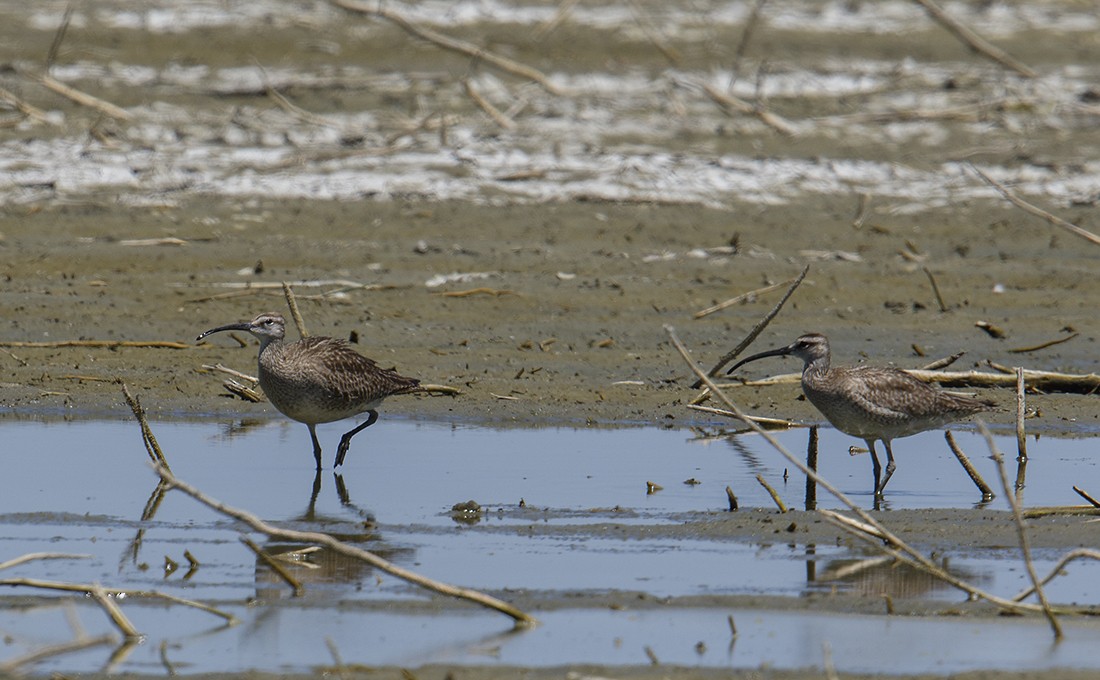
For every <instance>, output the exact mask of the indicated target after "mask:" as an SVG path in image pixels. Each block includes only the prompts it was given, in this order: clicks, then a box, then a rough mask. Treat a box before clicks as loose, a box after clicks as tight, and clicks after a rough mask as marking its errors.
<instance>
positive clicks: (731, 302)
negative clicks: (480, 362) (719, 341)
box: [691, 279, 795, 319]
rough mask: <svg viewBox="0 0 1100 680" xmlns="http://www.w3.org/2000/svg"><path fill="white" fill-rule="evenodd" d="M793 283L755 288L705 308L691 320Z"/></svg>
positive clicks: (790, 281) (792, 281) (791, 280)
mask: <svg viewBox="0 0 1100 680" xmlns="http://www.w3.org/2000/svg"><path fill="white" fill-rule="evenodd" d="M794 281H795V280H794V279H789V280H787V281H784V282H782V283H773V284H772V285H770V286H764V287H763V288H757V289H756V290H750V291H749V292H747V293H741V294H740V295H737V296H734V297H731V298H730V299H728V300H725V301H723V302H719V303H718V304H716V305H712V306H710V307H707V308H706V309H701V310H699V311H698V312H695V314H692V317H691V318H693V319H702V318H703V317H704V316H707V315H708V314H713V313H715V312H719V311H722V310H723V309H725V308H726V307H732V306H733V305H737V304H740V303H742V302H744V301H746V300H751V299H753V298H755V297H756V296H758V295H763V294H764V293H770V292H772V291H773V290H778V289H779V288H782V287H783V286H789V285H791V284H792V283H794Z"/></svg>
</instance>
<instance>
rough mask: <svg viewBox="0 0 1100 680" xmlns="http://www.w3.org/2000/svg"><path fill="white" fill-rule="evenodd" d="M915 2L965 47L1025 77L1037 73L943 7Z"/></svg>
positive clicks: (926, 0)
mask: <svg viewBox="0 0 1100 680" xmlns="http://www.w3.org/2000/svg"><path fill="white" fill-rule="evenodd" d="M916 3H917V4H918V5H920V6H921V7H923V8H924V11H926V12H928V16H930V17H932V19H933V20H934V21H936V23H938V24H939V25H941V26H943V27H944V28H946V29H947V31H948V32H949V33H951V35H953V36H955V37H956V38H958V39H959V40H961V41H962V42H963V43H965V44H966V46H967V47H969V48H970V49H972V50H974V51H975V52H977V53H978V54H981V55H982V56H985V57H987V58H989V59H992V60H993V61H995V62H997V63H998V64H1000V65H1001V66H1004V67H1005V68H1008V69H1011V70H1013V71H1015V72H1016V73H1019V74H1020V75H1022V76H1024V77H1026V78H1034V77H1035V76H1036V75H1038V74H1036V73H1035V71H1033V70H1032V69H1031V68H1030V67H1028V66H1027V65H1026V64H1024V63H1023V62H1021V61H1018V60H1016V59H1015V58H1013V57H1012V55H1010V54H1009V53H1008V52H1005V51H1004V50H1002V49H1001V48H999V47H996V46H994V45H993V44H991V43H989V42H988V41H987V40H986V39H985V38H983V37H981V36H980V35H978V34H977V33H975V32H974V31H972V30H971V29H970V28H968V27H967V26H966V25H965V24H963V23H961V22H960V21H958V20H956V19H954V18H952V17H951V15H949V14H948V13H947V12H945V11H943V9H941V8H940V6H939V5H937V4H936V3H934V2H932V0H916Z"/></svg>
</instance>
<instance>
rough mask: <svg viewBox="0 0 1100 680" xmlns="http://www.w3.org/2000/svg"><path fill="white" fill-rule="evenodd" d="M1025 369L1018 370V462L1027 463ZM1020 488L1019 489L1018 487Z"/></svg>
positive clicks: (1018, 368)
mask: <svg viewBox="0 0 1100 680" xmlns="http://www.w3.org/2000/svg"><path fill="white" fill-rule="evenodd" d="M1024 392H1025V390H1024V369H1023V368H1020V367H1017V368H1016V449H1017V451H1018V455H1017V457H1016V460H1017V461H1019V462H1020V463H1026V462H1027V435H1026V434H1025V433H1024V415H1025V414H1026V412H1027V408H1026V404H1025V402H1024ZM1017 488H1019V487H1017Z"/></svg>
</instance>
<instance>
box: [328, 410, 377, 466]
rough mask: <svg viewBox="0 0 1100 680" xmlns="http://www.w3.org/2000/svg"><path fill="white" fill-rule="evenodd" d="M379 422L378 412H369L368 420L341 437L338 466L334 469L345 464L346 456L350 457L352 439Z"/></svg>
mask: <svg viewBox="0 0 1100 680" xmlns="http://www.w3.org/2000/svg"><path fill="white" fill-rule="evenodd" d="M376 420H378V411H374V410H371V411H367V420H366V421H365V422H364V423H363V424H361V425H357V426H356V427H355V428H354V429H352V430H351V431H349V432H347V433H345V434H344V436H343V437H340V446H339V447H337V449H336V464H335V465H334V466H333V467H340V466H341V465H343V464H344V456H346V455H348V447H349V446H351V438H352V437H354V436H355V435H356V434H358V433H359V432H360V431H362V430H365V429H367V428H368V427H370V426H371V425H374V421H376Z"/></svg>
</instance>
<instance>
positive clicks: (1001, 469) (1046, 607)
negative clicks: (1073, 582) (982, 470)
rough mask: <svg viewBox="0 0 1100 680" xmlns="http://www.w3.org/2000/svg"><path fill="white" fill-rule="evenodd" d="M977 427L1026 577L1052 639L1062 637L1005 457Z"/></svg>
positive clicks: (985, 430) (982, 426)
mask: <svg viewBox="0 0 1100 680" xmlns="http://www.w3.org/2000/svg"><path fill="white" fill-rule="evenodd" d="M978 429H979V430H981V432H982V436H983V437H985V443H986V444H987V445H988V446H989V455H990V457H991V458H993V462H995V463H996V464H997V473H998V474H999V475H1000V477H1001V488H1002V489H1003V490H1004V492H1005V496H1007V497H1008V504H1009V505H1010V506H1012V519H1013V520H1014V522H1015V524H1016V537H1017V539H1018V540H1019V542H1020V553H1021V554H1022V555H1023V558H1024V566H1025V567H1026V568H1027V575H1028V578H1030V579H1031V585H1032V587H1033V588H1034V589H1035V594H1036V595H1037V596H1038V598H1039V604H1040V605H1042V608H1043V614H1044V615H1045V616H1046V617H1047V621H1049V622H1050V628H1051V630H1052V631H1053V632H1054V639H1055V640H1060V639H1062V624H1060V623H1059V622H1058V618H1057V617H1056V616H1055V615H1054V611H1053V610H1052V609H1051V607H1050V602H1048V601H1047V596H1046V593H1045V592H1043V584H1042V583H1041V582H1040V581H1039V575H1038V574H1037V573H1035V564H1034V563H1033V562H1032V561H1031V548H1030V546H1029V545H1028V539H1027V527H1025V526H1024V517H1023V514H1022V513H1021V512H1020V503H1019V502H1018V501H1017V500H1016V494H1014V493H1012V489H1011V488H1009V485H1008V473H1006V472H1005V458H1004V455H1002V454H1001V452H1000V450H998V449H997V443H996V442H994V441H993V435H992V434H990V432H989V429H988V428H986V426H985V423H983V422H982V421H981V420H979V421H978Z"/></svg>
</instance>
